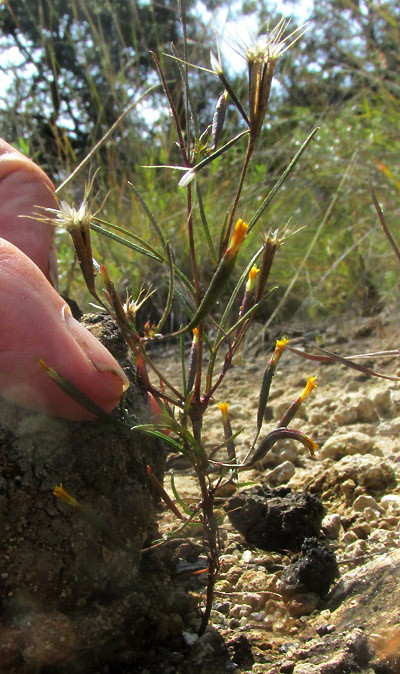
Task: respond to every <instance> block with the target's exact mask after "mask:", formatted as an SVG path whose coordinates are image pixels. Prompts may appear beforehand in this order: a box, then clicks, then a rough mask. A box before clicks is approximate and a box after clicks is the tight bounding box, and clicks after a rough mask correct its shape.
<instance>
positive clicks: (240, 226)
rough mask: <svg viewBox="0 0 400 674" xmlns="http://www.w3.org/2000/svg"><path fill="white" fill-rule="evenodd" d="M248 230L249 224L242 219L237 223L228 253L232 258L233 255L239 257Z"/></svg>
mask: <svg viewBox="0 0 400 674" xmlns="http://www.w3.org/2000/svg"><path fill="white" fill-rule="evenodd" d="M247 229H248V224H247V222H245V221H244V220H242V219H241V218H239V220H238V221H237V223H236V225H235V229H234V232H233V234H232V238H231V242H230V245H229V248H228V250H227V251H226V255H229V256H232V255H237V253H238V251H239V248H240V246H241V245H242V242H243V239H244V237H245V236H246V233H247Z"/></svg>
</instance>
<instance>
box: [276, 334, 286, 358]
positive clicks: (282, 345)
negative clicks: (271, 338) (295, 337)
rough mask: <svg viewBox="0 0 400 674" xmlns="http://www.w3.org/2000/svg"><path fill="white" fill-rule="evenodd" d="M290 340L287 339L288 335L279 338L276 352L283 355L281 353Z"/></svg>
mask: <svg viewBox="0 0 400 674" xmlns="http://www.w3.org/2000/svg"><path fill="white" fill-rule="evenodd" d="M288 341H289V340H288V339H286V337H283V338H282V339H277V340H276V344H275V354H277V353H279V355H281V353H282V351H283V350H284V349H285V347H286V344H287V343H288Z"/></svg>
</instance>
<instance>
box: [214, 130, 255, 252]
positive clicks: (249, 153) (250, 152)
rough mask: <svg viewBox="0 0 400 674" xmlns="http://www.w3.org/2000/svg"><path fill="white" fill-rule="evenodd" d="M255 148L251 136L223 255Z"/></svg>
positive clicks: (227, 230) (222, 249) (222, 248)
mask: <svg viewBox="0 0 400 674" xmlns="http://www.w3.org/2000/svg"><path fill="white" fill-rule="evenodd" d="M253 150H254V145H253V143H252V141H251V138H249V143H248V145H247V150H246V156H245V158H244V162H243V167H242V173H241V174H240V180H239V185H238V188H237V190H236V196H235V201H234V202H233V206H232V210H231V213H230V216H229V222H228V227H227V228H226V233H225V238H224V241H223V244H222V246H221V250H220V256H221V257H222V255H223V254H224V252H225V251H226V249H227V247H228V242H229V238H230V236H231V231H232V225H233V219H234V217H235V213H236V209H237V207H238V204H239V199H240V195H241V193H242V188H243V183H244V179H245V176H246V173H247V169H248V166H249V163H250V159H251V155H252V154H253Z"/></svg>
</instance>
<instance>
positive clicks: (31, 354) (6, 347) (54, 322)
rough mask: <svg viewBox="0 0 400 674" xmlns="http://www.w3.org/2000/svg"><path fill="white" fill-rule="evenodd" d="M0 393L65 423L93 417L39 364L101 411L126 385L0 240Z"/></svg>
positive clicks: (25, 262)
mask: <svg viewBox="0 0 400 674" xmlns="http://www.w3.org/2000/svg"><path fill="white" fill-rule="evenodd" d="M0 308H1V323H0V394H1V396H2V397H3V398H4V399H5V400H7V401H9V402H12V403H16V404H18V405H21V406H23V407H27V408H29V409H32V410H38V411H40V412H45V413H48V414H53V415H55V416H58V417H64V418H67V419H75V420H77V421H84V420H90V419H94V418H95V417H94V415H93V414H92V413H90V412H89V411H88V410H86V409H85V408H84V407H82V406H81V405H80V404H79V403H77V402H76V401H75V400H73V399H72V398H71V397H70V396H68V395H67V394H66V393H64V391H62V389H61V388H59V386H58V385H57V384H56V382H55V381H53V380H52V379H51V378H50V377H49V375H48V374H47V373H46V372H45V371H44V370H43V368H42V367H41V366H40V365H39V361H40V360H43V361H44V362H45V363H46V365H48V366H49V367H52V368H53V369H54V370H56V372H58V373H59V374H60V375H62V376H63V377H65V378H66V379H68V380H69V381H71V382H72V383H73V384H74V385H75V386H76V387H77V388H79V389H80V390H81V391H82V392H83V393H85V394H86V395H87V396H88V397H89V398H91V399H92V400H93V401H94V402H95V403H96V404H97V405H99V406H100V407H101V408H102V409H103V410H104V411H106V412H110V411H111V410H112V409H113V408H114V407H115V406H116V405H117V404H118V402H119V400H120V398H121V396H122V393H123V392H124V390H126V388H127V387H128V386H129V383H128V379H127V377H126V375H125V374H124V372H123V370H122V368H121V367H120V366H119V364H118V363H117V361H116V360H115V359H114V357H113V356H112V355H111V354H110V353H109V351H108V350H107V349H106V348H105V347H104V346H103V345H102V344H101V343H100V342H99V341H98V340H97V339H96V338H95V337H94V336H93V335H92V334H91V333H90V332H89V331H88V330H86V328H85V327H84V326H82V325H81V324H80V323H79V322H78V321H76V320H75V319H74V318H73V317H72V315H71V311H70V309H69V307H68V305H67V304H66V303H65V301H64V300H63V299H62V297H60V295H59V294H58V293H57V292H56V290H55V289H54V288H53V287H52V286H51V285H50V283H49V282H48V281H47V279H46V278H45V276H44V275H43V274H42V272H41V271H40V269H39V268H38V267H37V266H36V265H35V264H34V263H33V262H32V260H31V259H29V258H28V257H27V256H26V255H25V254H24V253H23V252H22V251H21V250H19V249H18V248H17V247H16V246H14V245H13V244H12V243H10V242H8V241H5V239H0Z"/></svg>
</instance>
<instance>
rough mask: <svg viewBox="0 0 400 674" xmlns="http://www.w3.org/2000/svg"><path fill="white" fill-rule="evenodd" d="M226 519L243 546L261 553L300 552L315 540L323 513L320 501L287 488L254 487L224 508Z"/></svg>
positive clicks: (315, 497)
mask: <svg viewBox="0 0 400 674" xmlns="http://www.w3.org/2000/svg"><path fill="white" fill-rule="evenodd" d="M226 509H227V512H228V515H229V519H230V520H231V522H232V524H233V526H234V527H236V529H237V530H238V531H240V533H241V534H242V535H243V536H244V537H245V539H246V542H247V543H248V544H251V545H255V546H256V547H258V548H262V549H263V550H277V551H281V550H292V551H294V552H297V551H299V550H300V548H301V546H302V544H303V542H304V540H305V539H306V538H310V537H313V536H318V534H319V532H320V528H321V522H322V519H323V515H324V510H323V506H322V503H321V501H320V499H319V498H318V497H317V496H313V495H311V494H308V493H307V492H292V490H291V489H290V488H289V487H281V488H278V489H268V488H267V487H254V488H253V489H250V490H247V491H242V492H239V493H238V494H235V495H234V496H233V497H232V498H231V499H229V502H228V505H227V506H226Z"/></svg>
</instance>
